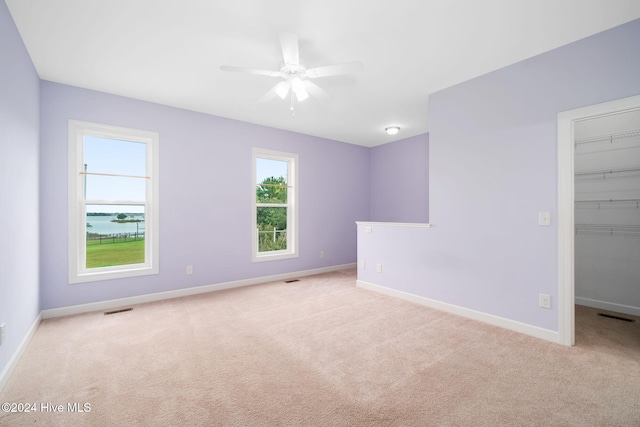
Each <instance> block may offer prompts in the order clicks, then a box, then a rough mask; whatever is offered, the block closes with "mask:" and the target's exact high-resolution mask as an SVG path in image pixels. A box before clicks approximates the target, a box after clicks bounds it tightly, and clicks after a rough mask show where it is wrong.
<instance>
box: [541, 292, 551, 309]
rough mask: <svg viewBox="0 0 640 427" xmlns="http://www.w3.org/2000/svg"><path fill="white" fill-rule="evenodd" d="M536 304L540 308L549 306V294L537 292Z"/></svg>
mask: <svg viewBox="0 0 640 427" xmlns="http://www.w3.org/2000/svg"><path fill="white" fill-rule="evenodd" d="M538 305H540V307H542V308H551V295H549V294H539V295H538Z"/></svg>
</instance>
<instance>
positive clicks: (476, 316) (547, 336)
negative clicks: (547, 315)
mask: <svg viewBox="0 0 640 427" xmlns="http://www.w3.org/2000/svg"><path fill="white" fill-rule="evenodd" d="M356 284H357V285H358V287H361V288H363V289H368V290H370V291H374V292H379V293H381V294H385V295H389V296H392V297H396V298H400V299H403V300H406V301H410V302H413V303H416V304H420V305H424V306H426V307H429V308H433V309H436V310H440V311H445V312H447V313H451V314H456V315H458V316H462V317H466V318H469V319H473V320H477V321H480V322H483V323H488V324H490V325H493V326H498V327H501V328H504V329H509V330H511V331H515V332H519V333H522V334H525V335H529V336H532V337H535V338H540V339H543V340H546V341H551V342H554V343H558V344H560V336H559V333H558V332H557V331H552V330H550V329H544V328H540V327H538V326H532V325H528V324H526V323H522V322H517V321H515V320H510V319H505V318H504V317H499V316H494V315H493V314H487V313H483V312H481V311H476V310H471V309H469V308H464V307H460V306H457V305H453V304H448V303H445V302H441V301H436V300H433V299H430V298H426V297H421V296H419V295H414V294H410V293H407V292H403V291H398V290H396V289H391V288H386V287H384V286H380V285H375V284H373V283H369V282H365V281H363V280H358V281H357V282H356Z"/></svg>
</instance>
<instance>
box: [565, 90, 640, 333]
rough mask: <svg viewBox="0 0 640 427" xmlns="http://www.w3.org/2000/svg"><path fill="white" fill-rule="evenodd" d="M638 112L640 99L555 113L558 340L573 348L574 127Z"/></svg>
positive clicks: (638, 97) (631, 98)
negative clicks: (576, 124) (581, 123)
mask: <svg viewBox="0 0 640 427" xmlns="http://www.w3.org/2000/svg"><path fill="white" fill-rule="evenodd" d="M637 109H640V96H632V97H629V98H622V99H617V100H615V101H610V102H604V103H602V104H595V105H590V106H588V107H582V108H577V109H575V110H569V111H563V112H561V113H558V147H557V148H558V341H559V343H560V344H563V345H566V346H572V345H575V218H574V204H575V183H574V173H575V170H574V156H575V145H574V142H573V141H574V124H575V123H576V122H579V121H582V120H589V119H593V118H596V117H602V116H608V115H611V114H618V113H622V112H625V111H629V110H637Z"/></svg>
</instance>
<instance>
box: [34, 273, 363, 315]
mask: <svg viewBox="0 0 640 427" xmlns="http://www.w3.org/2000/svg"><path fill="white" fill-rule="evenodd" d="M348 268H356V264H355V263H353V264H343V265H335V266H332V267H323V268H314V269H312V270H303V271H295V272H292V273H283V274H275V275H272V276H261V277H254V278H251V279H244V280H235V281H232V282H224V283H216V284H213V285H203V286H196V287H192V288H185V289H176V290H174V291H166V292H157V293H153V294H145V295H138V296H134V297H127V298H118V299H112V300H106V301H98V302H92V303H88V304H79V305H72V306H67V307H60V308H51V309H47V310H42V318H43V319H49V318H52V317H61V316H69V315H72V314H80V313H88V312H91V311H101V310H108V309H112V308H117V307H123V306H129V305H135V304H143V303H146V302H153V301H160V300H165V299H171V298H179V297H185V296H189V295H196V294H203V293H207V292H214V291H221V290H223V289H231V288H240V287H243V286H251V285H258V284H260V283H268V282H275V281H279V280H287V279H294V278H297V277H304V276H312V275H314V274H321V273H329V272H332V271H339V270H345V269H348Z"/></svg>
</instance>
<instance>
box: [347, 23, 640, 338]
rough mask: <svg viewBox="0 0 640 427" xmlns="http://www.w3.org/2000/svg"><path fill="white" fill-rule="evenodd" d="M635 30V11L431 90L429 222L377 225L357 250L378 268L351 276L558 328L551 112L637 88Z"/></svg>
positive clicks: (639, 34)
mask: <svg viewBox="0 0 640 427" xmlns="http://www.w3.org/2000/svg"><path fill="white" fill-rule="evenodd" d="M638 40H640V20H636V21H633V22H631V23H628V24H625V25H623V26H620V27H617V28H614V29H612V30H609V31H606V32H603V33H600V34H597V35H595V36H592V37H589V38H586V39H583V40H581V41H578V42H576V43H573V44H570V45H567V46H564V47H562V48H559V49H556V50H554V51H551V52H548V53H545V54H542V55H539V56H536V57H534V58H531V59H529V60H526V61H523V62H520V63H517V64H515V65H512V66H509V67H506V68H503V69H500V70H498V71H495V72H492V73H489V74H487V75H484V76H482V77H479V78H476V79H473V80H470V81H467V82H465V83H462V84H459V85H457V86H454V87H451V88H448V89H445V90H443V91H440V92H438V93H435V94H432V95H431V96H430V102H429V114H430V116H429V123H430V133H429V150H430V152H429V160H430V166H429V174H430V175H429V183H430V192H429V197H430V205H429V206H430V214H429V220H430V222H431V223H432V224H434V228H432V229H427V230H423V231H421V232H420V236H418V234H417V233H412V234H409V235H407V233H406V232H405V231H404V230H403V231H398V232H395V231H389V232H387V231H385V232H382V233H375V230H374V233H371V234H370V235H368V236H367V240H368V241H369V246H371V247H373V249H372V248H366V250H365V251H364V252H363V250H364V248H362V249H363V250H361V248H360V245H359V248H358V250H359V252H360V253H366V254H367V256H368V257H371V258H374V259H376V262H381V263H383V271H384V273H382V274H376V273H374V272H371V271H370V270H369V269H367V270H366V271H362V272H359V278H360V279H361V280H365V281H369V282H371V283H374V284H377V283H382V282H384V283H386V286H389V287H395V288H397V289H401V290H403V291H405V292H409V293H412V294H416V295H420V296H424V297H427V298H433V299H437V300H439V301H443V302H447V303H450V304H454V305H458V306H462V307H466V308H469V309H473V310H477V311H481V312H484V313H489V314H493V315H496V316H500V317H504V318H507V319H511V320H515V321H518V322H522V323H526V324H529V325H533V326H538V327H541V328H545V329H550V330H557V328H558V322H557V316H558V312H557V306H556V305H555V301H556V300H557V290H558V289H557V287H558V284H557V273H558V265H557V229H556V225H555V221H554V219H555V218H556V214H557V202H556V198H557V192H556V181H557V173H556V170H557V164H556V162H557V158H556V139H557V138H556V121H557V114H558V112H560V111H564V110H570V109H574V108H578V107H582V106H586V105H591V104H596V103H600V102H604V101H609V100H613V99H618V98H623V97H627V96H632V95H638V94H640V79H639V78H638V76H640V54H639V53H640V51H639V50H638ZM538 211H551V214H552V226H551V227H540V226H538V225H537V216H538ZM425 240H426V242H425ZM389 247H393V248H394V249H395V251H394V252H393V253H389V251H388V250H387V249H386V248H389ZM379 254H382V255H379ZM409 260H410V261H411V262H409ZM396 265H398V266H399V265H403V267H405V269H404V270H403V269H399V268H396ZM393 271H398V272H397V273H395V274H396V275H397V280H394V278H395V276H393V274H394V273H393ZM383 276H384V278H383ZM538 293H548V294H550V295H551V297H552V309H551V310H547V309H542V308H539V307H538Z"/></svg>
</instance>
